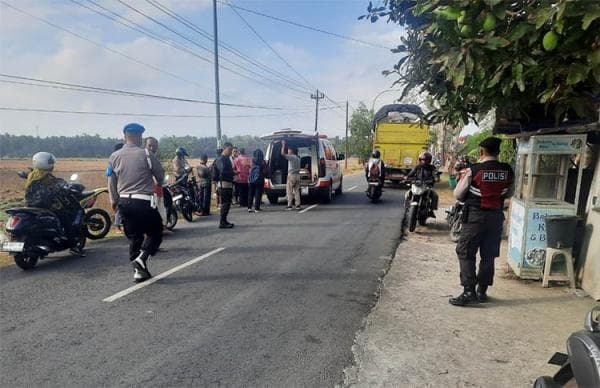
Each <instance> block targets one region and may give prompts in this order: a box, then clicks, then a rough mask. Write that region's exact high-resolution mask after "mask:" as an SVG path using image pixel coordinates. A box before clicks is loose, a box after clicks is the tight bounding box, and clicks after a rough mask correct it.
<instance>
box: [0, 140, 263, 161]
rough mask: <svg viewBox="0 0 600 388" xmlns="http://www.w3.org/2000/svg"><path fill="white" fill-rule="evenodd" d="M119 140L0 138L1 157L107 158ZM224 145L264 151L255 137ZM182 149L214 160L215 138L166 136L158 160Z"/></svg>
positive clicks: (195, 155)
mask: <svg viewBox="0 0 600 388" xmlns="http://www.w3.org/2000/svg"><path fill="white" fill-rule="evenodd" d="M122 141H123V140H122V139H116V138H112V139H111V138H102V137H100V136H99V135H95V136H91V135H82V136H72V137H66V136H51V137H44V138H40V137H35V136H19V135H9V134H0V157H2V158H24V157H31V156H32V155H33V154H35V153H36V152H39V151H47V152H51V153H53V154H54V155H56V157H58V158H107V157H108V156H109V155H110V154H111V153H112V152H113V149H114V146H115V145H116V144H117V143H119V142H122ZM223 141H224V142H225V141H229V142H231V143H233V144H234V145H236V146H238V147H243V148H246V150H247V151H248V152H249V153H251V152H252V151H254V150H255V149H257V148H260V149H263V150H264V149H265V147H266V143H265V142H264V141H263V140H261V139H260V138H258V137H255V136H233V137H226V136H223ZM180 146H181V147H184V148H186V150H187V151H188V153H189V154H190V156H191V157H193V158H199V157H200V156H201V155H202V154H207V155H208V156H209V157H214V156H215V153H216V149H217V139H216V137H204V138H198V137H194V136H183V137H175V136H167V137H162V138H160V139H159V157H160V159H161V160H169V159H172V158H173V157H174V156H175V150H176V149H177V147H180Z"/></svg>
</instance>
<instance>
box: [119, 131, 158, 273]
mask: <svg viewBox="0 0 600 388" xmlns="http://www.w3.org/2000/svg"><path fill="white" fill-rule="evenodd" d="M144 130H145V129H144V127H143V126H141V125H140V124H136V123H131V124H127V125H126V126H125V127H124V128H123V134H124V137H125V145H124V146H123V148H122V149H120V150H119V151H116V152H113V154H112V155H111V156H110V158H109V160H108V162H109V166H110V168H111V169H112V174H111V176H110V177H108V188H109V194H110V202H111V204H112V208H113V210H115V211H116V210H119V211H120V212H121V216H122V217H123V226H124V227H125V235H126V236H127V238H128V239H129V260H130V261H131V265H132V266H133V270H134V274H133V280H134V282H136V283H139V282H143V281H145V280H148V279H150V278H151V277H152V275H151V274H150V271H148V264H147V261H148V259H149V258H150V256H154V255H155V254H156V252H157V251H158V248H159V247H160V244H161V242H162V231H163V224H162V220H161V218H160V214H159V213H158V210H157V209H156V203H155V200H154V196H153V195H152V193H153V187H154V182H155V180H156V182H162V181H163V180H164V178H165V171H164V170H163V168H162V166H161V164H160V162H159V161H158V159H156V157H155V156H154V155H153V154H151V153H146V151H145V150H144V149H143V148H142V133H144Z"/></svg>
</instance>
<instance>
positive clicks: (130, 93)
mask: <svg viewBox="0 0 600 388" xmlns="http://www.w3.org/2000/svg"><path fill="white" fill-rule="evenodd" d="M0 76H1V77H5V78H12V79H18V80H22V81H34V82H41V83H45V84H51V85H58V86H61V88H60V89H68V88H66V87H70V88H71V89H73V90H77V91H83V90H82V89H85V90H87V91H91V92H97V93H107V94H119V95H126V96H130V97H144V98H154V99H160V100H169V101H178V102H188V103H196V104H207V105H215V104H216V103H215V102H214V101H207V100H197V99H190V98H181V97H171V96H163V95H157V94H149V93H140V92H135V91H128V90H120V89H110V88H101V87H96V86H88V85H81V84H72V83H67V82H60V81H50V80H44V79H39V78H31V77H22V76H16V75H11V74H4V73H0ZM5 82H8V81H5ZM22 83H24V82H22ZM28 85H31V86H47V85H37V84H28ZM57 88H58V87H57ZM221 105H222V106H228V107H235V108H248V109H270V110H298V109H307V108H309V107H295V108H294V107H278V106H265V105H247V104H234V103H226V102H221Z"/></svg>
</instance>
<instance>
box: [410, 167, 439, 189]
mask: <svg viewBox="0 0 600 388" xmlns="http://www.w3.org/2000/svg"><path fill="white" fill-rule="evenodd" d="M406 178H407V179H414V180H419V181H422V182H423V183H426V184H430V185H433V183H434V182H435V166H434V165H433V164H428V165H424V166H422V165H418V166H416V167H415V168H413V169H412V171H411V172H409V173H408V175H407V176H406Z"/></svg>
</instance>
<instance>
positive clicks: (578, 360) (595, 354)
mask: <svg viewBox="0 0 600 388" xmlns="http://www.w3.org/2000/svg"><path fill="white" fill-rule="evenodd" d="M583 327H584V329H583V330H581V331H578V332H575V333H573V334H571V335H570V336H569V338H568V339H567V353H568V354H564V353H555V354H554V356H552V358H551V359H550V361H548V363H549V364H553V365H558V366H560V370H559V371H558V372H556V374H555V375H554V377H550V376H542V377H538V378H537V379H536V380H535V383H534V384H533V386H534V388H559V387H600V306H596V307H594V308H593V309H592V311H590V312H589V313H588V314H587V316H586V317H585V322H584V324H583Z"/></svg>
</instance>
